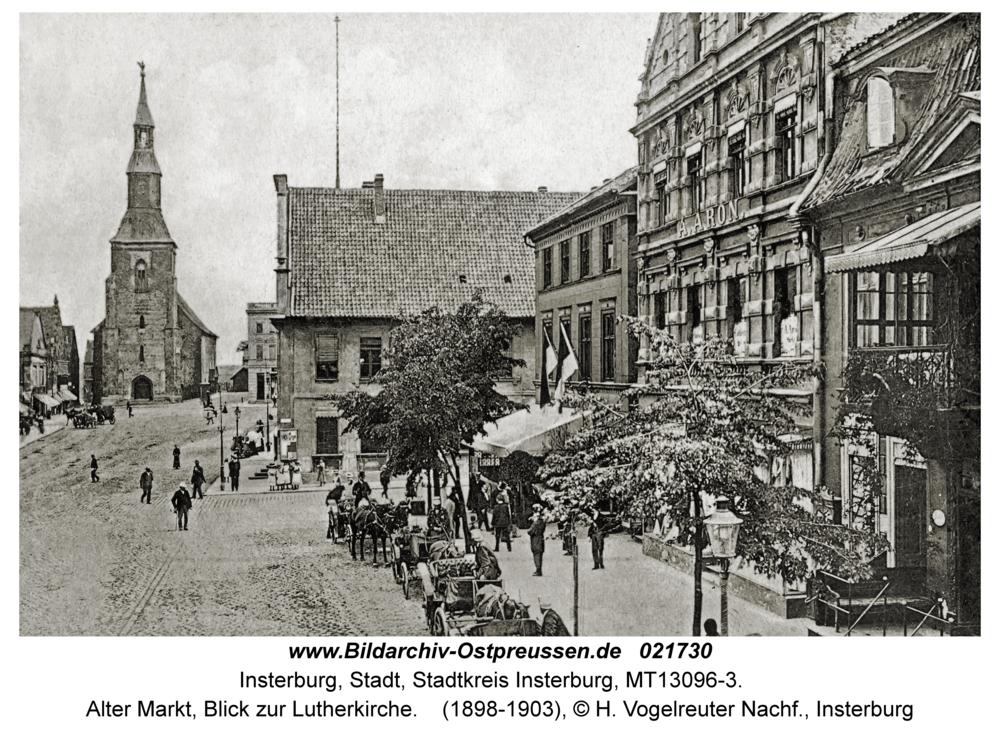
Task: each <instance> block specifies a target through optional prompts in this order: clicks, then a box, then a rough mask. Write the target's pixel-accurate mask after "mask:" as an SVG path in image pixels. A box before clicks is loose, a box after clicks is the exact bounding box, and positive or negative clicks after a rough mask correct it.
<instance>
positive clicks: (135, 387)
mask: <svg viewBox="0 0 1000 736" xmlns="http://www.w3.org/2000/svg"><path fill="white" fill-rule="evenodd" d="M132 398H133V399H152V398H153V383H152V381H150V380H149V379H148V378H146V377H145V376H137V377H136V379H135V380H134V381H132Z"/></svg>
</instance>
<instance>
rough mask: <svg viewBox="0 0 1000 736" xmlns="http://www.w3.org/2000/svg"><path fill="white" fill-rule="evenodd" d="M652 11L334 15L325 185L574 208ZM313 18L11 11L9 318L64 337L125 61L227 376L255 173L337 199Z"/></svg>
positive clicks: (120, 184) (632, 92) (96, 266)
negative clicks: (15, 88)
mask: <svg viewBox="0 0 1000 736" xmlns="http://www.w3.org/2000/svg"><path fill="white" fill-rule="evenodd" d="M655 26H656V15H654V14H633V15H537V14H536V15H480V14H469V15H429V14H428V15H358V14H351V13H346V14H342V15H341V23H340V104H341V113H340V162H341V163H340V172H341V185H342V186H343V187H359V186H361V183H362V181H364V180H370V179H372V178H373V177H374V175H375V174H376V173H382V174H384V175H385V185H386V187H387V188H399V189H407V188H411V189H412V188H424V189H499V190H534V189H537V188H538V187H539V186H547V187H549V189H550V190H557V191H586V190H589V189H590V188H591V187H592V186H594V185H596V184H599V183H600V182H601V181H602V180H603V179H604V178H608V177H612V176H615V175H616V174H618V173H619V172H621V171H622V170H624V169H626V168H627V167H629V166H631V165H634V164H635V163H636V145H635V141H634V139H633V137H632V136H631V135H630V134H629V132H628V129H629V127H630V126H631V125H633V124H634V123H635V107H634V102H635V99H636V95H637V94H638V91H639V82H638V76H639V74H640V73H641V71H642V62H643V56H644V52H645V48H646V40H647V39H648V38H650V37H651V36H652V35H653V33H654V31H655ZM334 39H335V24H334V20H333V16H332V15H294V16H293V15H239V16H234V15H197V16H194V15H172V16H150V15H74V16H67V15H22V16H21V19H20V294H19V299H20V304H21V305H22V306H38V305H47V304H51V303H52V298H53V295H55V294H58V295H59V303H60V305H61V307H62V312H63V319H64V321H65V322H66V323H68V324H73V325H74V326H75V327H76V328H77V339H78V340H79V342H80V352H81V357H82V353H83V349H84V345H85V341H86V340H87V338H88V337H90V334H89V332H90V330H91V329H93V328H94V327H95V326H96V325H97V324H98V322H100V320H101V319H103V318H104V280H105V278H106V277H107V276H108V275H109V273H110V245H109V242H108V240H109V238H111V237H112V236H113V235H114V233H115V232H116V230H117V228H118V223H119V221H120V220H121V217H122V215H123V214H124V213H125V207H126V201H127V200H126V177H125V168H126V165H127V164H128V160H129V156H130V154H131V151H132V123H133V121H134V119H135V110H136V103H137V101H138V96H139V68H138V66H137V65H136V62H137V61H139V60H142V61H144V62H145V63H146V91H147V97H148V101H149V107H150V111H151V112H152V115H153V120H154V122H155V123H156V138H155V148H156V156H157V159H158V161H159V164H160V168H161V169H162V171H163V194H162V208H163V214H164V217H165V219H166V222H167V227H168V228H169V229H170V233H171V235H172V236H173V238H174V241H175V242H176V244H177V253H178V267H177V276H178V285H179V290H180V292H181V294H182V295H183V296H184V298H185V299H186V300H187V301H188V302H189V303H190V304H191V306H192V307H193V308H194V309H195V311H196V312H197V313H198V314H199V316H200V317H201V318H202V319H203V320H204V322H205V323H206V324H207V325H208V326H209V328H211V329H212V330H213V331H214V332H216V333H218V335H219V363H221V364H225V363H236V362H238V360H239V356H238V354H237V353H236V352H235V347H236V344H237V343H238V342H239V341H240V340H241V339H245V338H246V315H245V309H246V303H247V302H248V301H270V300H273V299H274V273H273V270H272V269H273V268H274V251H275V236H276V221H275V194H274V185H273V180H272V176H273V175H274V174H279V173H280V174H287V175H288V180H289V184H290V185H291V186H328V187H332V186H334V184H335V181H336V155H335V129H336V116H335V108H336V103H335V100H336V96H335V79H336V72H335V44H334Z"/></svg>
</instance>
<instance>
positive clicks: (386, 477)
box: [378, 465, 392, 498]
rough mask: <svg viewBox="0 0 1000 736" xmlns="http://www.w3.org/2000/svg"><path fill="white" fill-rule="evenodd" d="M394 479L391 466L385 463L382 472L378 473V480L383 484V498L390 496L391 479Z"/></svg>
mask: <svg viewBox="0 0 1000 736" xmlns="http://www.w3.org/2000/svg"><path fill="white" fill-rule="evenodd" d="M390 480H392V473H390V472H389V466H388V465H383V466H382V472H381V473H379V474H378V482H379V483H381V484H382V498H389V481H390Z"/></svg>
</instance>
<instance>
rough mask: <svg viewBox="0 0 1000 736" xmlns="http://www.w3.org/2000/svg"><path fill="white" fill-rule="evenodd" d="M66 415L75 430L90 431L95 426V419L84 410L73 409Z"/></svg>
mask: <svg viewBox="0 0 1000 736" xmlns="http://www.w3.org/2000/svg"><path fill="white" fill-rule="evenodd" d="M66 413H67V414H68V415H69V418H70V420H71V421H72V422H73V426H74V427H75V428H76V429H81V428H82V429H91V428H93V427H96V426H97V419H95V418H94V417H93V416H92V415H91V414H89V413H88V412H87V410H86V409H82V408H78V407H73V408H71V409H69V410H68V411H67V412H66Z"/></svg>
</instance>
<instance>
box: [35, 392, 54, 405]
mask: <svg viewBox="0 0 1000 736" xmlns="http://www.w3.org/2000/svg"><path fill="white" fill-rule="evenodd" d="M35 399H36V400H37V401H39V402H41V403H42V404H44V405H45V406H47V407H49V408H50V409H58V408H59V399H56V398H53V397H52V396H49V395H48V394H35Z"/></svg>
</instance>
